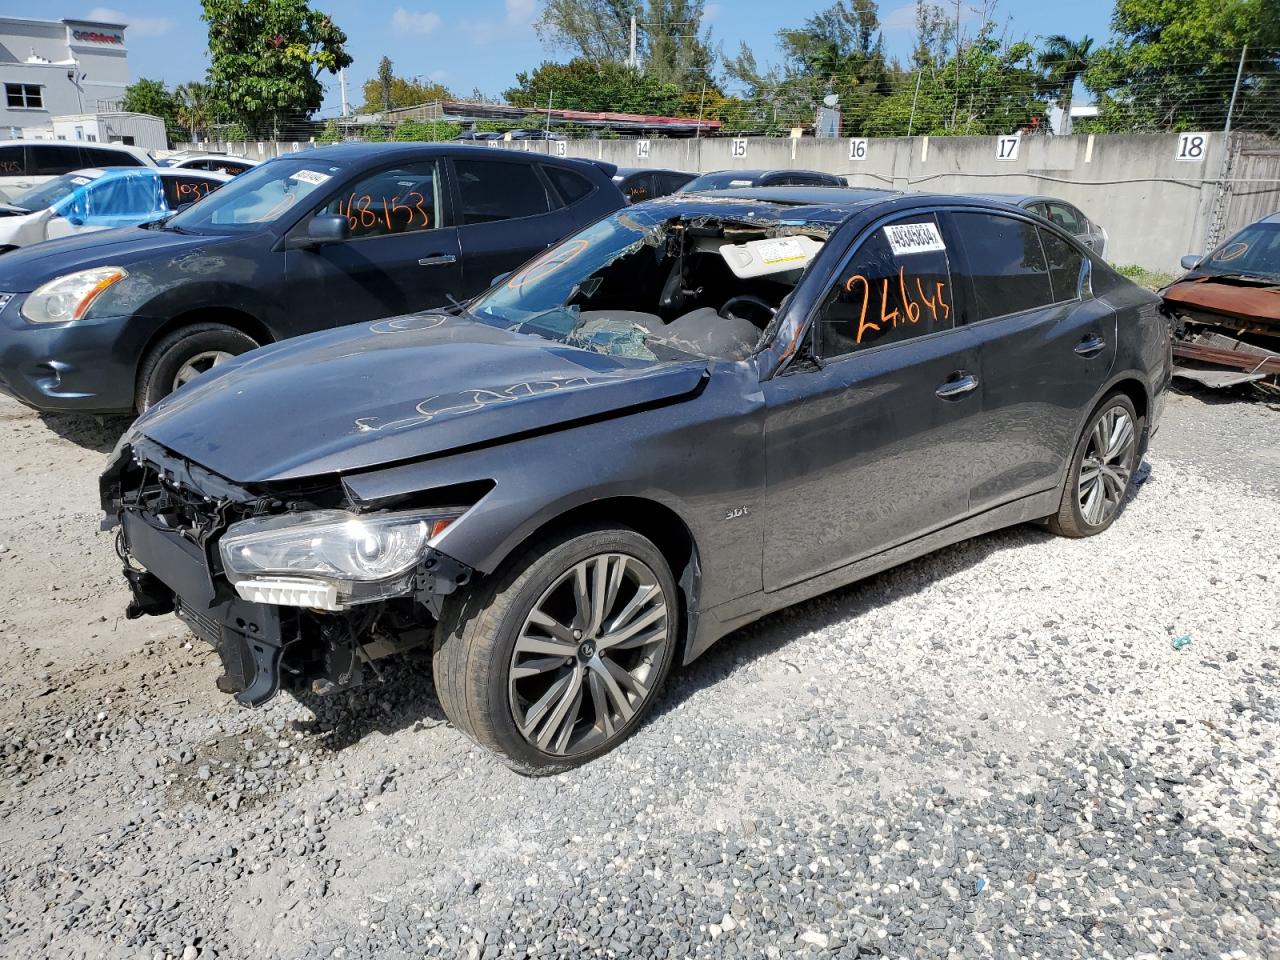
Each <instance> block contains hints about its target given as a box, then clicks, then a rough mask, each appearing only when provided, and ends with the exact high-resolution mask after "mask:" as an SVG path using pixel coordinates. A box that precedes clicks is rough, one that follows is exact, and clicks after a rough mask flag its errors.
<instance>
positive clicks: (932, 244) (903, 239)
mask: <svg viewBox="0 0 1280 960" xmlns="http://www.w3.org/2000/svg"><path fill="white" fill-rule="evenodd" d="M884 235H885V236H886V237H888V238H889V246H891V247H892V248H893V254H894V256H896V257H901V256H903V255H905V254H909V253H929V252H931V251H934V250H946V249H947V245H946V244H945V243H943V242H942V236H941V235H940V234H939V233H938V225H937V224H936V223H933V222H931V221H930V222H927V223H892V224H890V225H889V226H887V227H885V228H884Z"/></svg>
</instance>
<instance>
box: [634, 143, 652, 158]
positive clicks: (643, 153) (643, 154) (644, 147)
mask: <svg viewBox="0 0 1280 960" xmlns="http://www.w3.org/2000/svg"><path fill="white" fill-rule="evenodd" d="M636 159H637V160H648V159H649V141H648V140H637V141H636Z"/></svg>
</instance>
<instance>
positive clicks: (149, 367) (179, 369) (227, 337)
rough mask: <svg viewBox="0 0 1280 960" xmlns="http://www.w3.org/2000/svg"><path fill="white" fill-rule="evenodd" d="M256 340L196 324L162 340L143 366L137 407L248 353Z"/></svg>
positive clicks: (144, 406)
mask: <svg viewBox="0 0 1280 960" xmlns="http://www.w3.org/2000/svg"><path fill="white" fill-rule="evenodd" d="M257 346H258V343H257V341H255V340H253V339H252V338H251V337H249V336H247V335H246V334H244V333H241V332H240V331H239V330H237V329H235V327H228V326H226V325H225V324H221V323H197V324H193V325H191V326H189V327H182V328H181V329H178V330H174V331H173V332H172V333H170V334H168V335H167V336H165V337H164V338H163V339H161V340H160V342H159V343H157V344H156V345H155V346H154V347H152V349H151V352H150V353H148V354H147V359H146V360H145V361H144V362H143V364H142V370H141V372H140V373H139V375H138V390H137V397H136V400H135V405H136V406H137V408H138V412H139V413H141V412H142V411H143V410H146V409H147V408H148V407H150V406H152V405H153V404H156V403H159V402H160V401H161V400H162V399H164V398H165V397H167V396H168V395H169V394H171V393H173V391H175V390H177V389H178V388H179V387H181V386H183V385H184V384H186V383H187V382H188V381H190V380H194V379H195V378H196V377H197V376H199V375H200V374H202V373H204V372H205V371H206V370H211V369H212V368H214V367H216V366H217V365H218V364H220V363H222V362H224V361H226V360H230V359H231V358H232V357H238V356H239V355H240V354H242V353H247V352H249V351H250V350H253V349H254V348H255V347H257Z"/></svg>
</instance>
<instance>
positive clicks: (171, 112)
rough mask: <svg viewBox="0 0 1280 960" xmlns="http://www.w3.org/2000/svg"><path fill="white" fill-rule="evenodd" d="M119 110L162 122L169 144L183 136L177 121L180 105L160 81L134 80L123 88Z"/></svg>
mask: <svg viewBox="0 0 1280 960" xmlns="http://www.w3.org/2000/svg"><path fill="white" fill-rule="evenodd" d="M120 109H122V110H125V111H128V112H129V113H145V114H147V115H149V116H152V117H159V118H160V119H161V120H163V121H164V126H165V136H166V137H167V138H168V140H169V142H170V143H173V142H174V141H176V140H180V139H182V138H183V136H184V131H183V124H182V123H181V122H180V120H179V112H180V110H181V104H180V103H179V101H178V99H177V97H175V96H174V95H173V94H172V93H171V92H170V91H169V88H168V87H166V86H165V85H164V81H162V80H148V79H145V78H144V79H141V80H135V81H134V82H133V83H131V84H129V86H127V87H125V88H124V99H123V100H121V102H120Z"/></svg>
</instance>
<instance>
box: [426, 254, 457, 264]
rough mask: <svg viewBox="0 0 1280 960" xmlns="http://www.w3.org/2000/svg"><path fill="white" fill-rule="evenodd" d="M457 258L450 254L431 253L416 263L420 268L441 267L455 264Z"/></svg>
mask: <svg viewBox="0 0 1280 960" xmlns="http://www.w3.org/2000/svg"><path fill="white" fill-rule="evenodd" d="M457 262H458V258H457V257H455V256H454V255H453V254H452V253H433V254H432V255H431V256H429V257H423V258H422V259H421V260H419V261H418V266H420V267H443V266H446V265H447V264H450V263H457Z"/></svg>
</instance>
